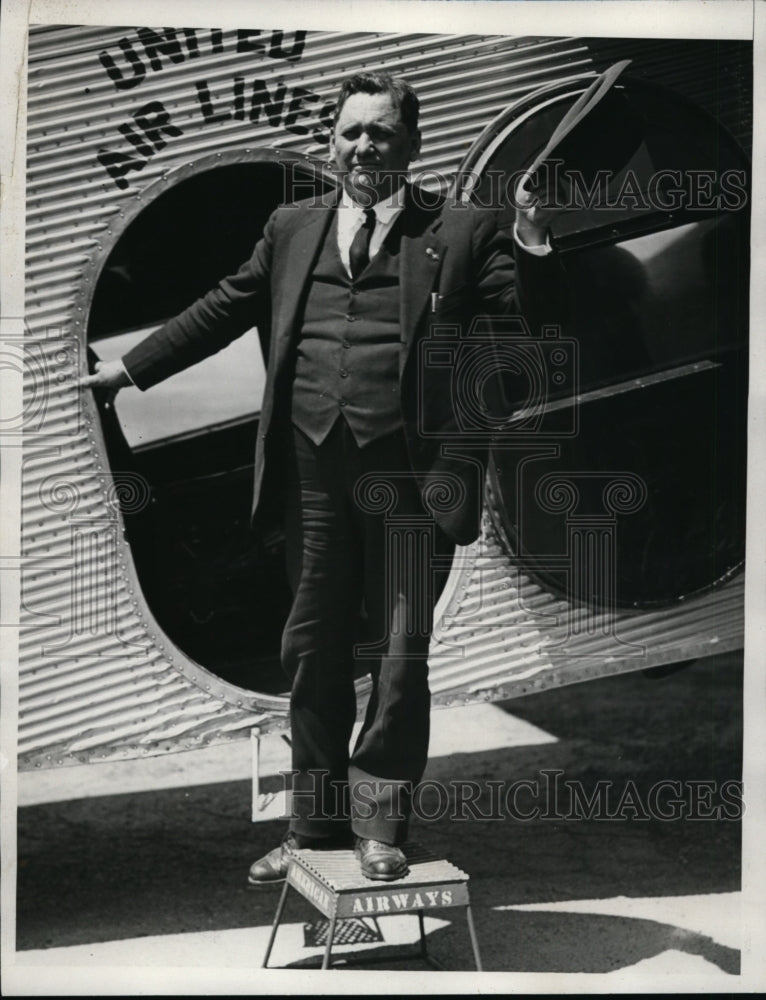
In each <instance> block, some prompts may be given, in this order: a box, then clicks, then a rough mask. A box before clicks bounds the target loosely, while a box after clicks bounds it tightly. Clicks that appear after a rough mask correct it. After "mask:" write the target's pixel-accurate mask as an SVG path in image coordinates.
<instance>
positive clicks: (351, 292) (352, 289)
mask: <svg viewBox="0 0 766 1000" xmlns="http://www.w3.org/2000/svg"><path fill="white" fill-rule="evenodd" d="M348 291H349V295H356V294H357V293H358V291H359V289H358V288H357V287H356V285H351V287H350V288H349V290H348Z"/></svg>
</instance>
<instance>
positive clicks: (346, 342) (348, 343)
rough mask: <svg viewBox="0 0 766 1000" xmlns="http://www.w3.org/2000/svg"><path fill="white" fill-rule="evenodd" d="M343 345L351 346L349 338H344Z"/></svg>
mask: <svg viewBox="0 0 766 1000" xmlns="http://www.w3.org/2000/svg"><path fill="white" fill-rule="evenodd" d="M343 346H344V347H347V348H348V347H351V341H350V340H344V341H343Z"/></svg>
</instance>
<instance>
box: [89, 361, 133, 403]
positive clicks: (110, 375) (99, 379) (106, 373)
mask: <svg viewBox="0 0 766 1000" xmlns="http://www.w3.org/2000/svg"><path fill="white" fill-rule="evenodd" d="M132 384H133V383H132V382H131V380H130V376H129V375H128V373H127V371H126V370H125V366H124V365H123V363H122V361H120V359H119V358H118V359H117V360H116V361H97V362H96V370H95V372H94V373H93V374H92V375H85V376H84V377H83V378H81V379H80V387H81V388H82V389H105V390H106V392H107V397H106V403H107V405H109V404H111V403H112V401H113V400H114V397H115V396H116V395H117V393H118V392H119V390H120V389H124V388H125V386H128V385H132Z"/></svg>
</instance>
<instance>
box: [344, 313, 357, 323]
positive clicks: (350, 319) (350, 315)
mask: <svg viewBox="0 0 766 1000" xmlns="http://www.w3.org/2000/svg"><path fill="white" fill-rule="evenodd" d="M355 319H356V316H355V315H354V314H353V313H346V320H347V322H349V323H353V322H354V320H355Z"/></svg>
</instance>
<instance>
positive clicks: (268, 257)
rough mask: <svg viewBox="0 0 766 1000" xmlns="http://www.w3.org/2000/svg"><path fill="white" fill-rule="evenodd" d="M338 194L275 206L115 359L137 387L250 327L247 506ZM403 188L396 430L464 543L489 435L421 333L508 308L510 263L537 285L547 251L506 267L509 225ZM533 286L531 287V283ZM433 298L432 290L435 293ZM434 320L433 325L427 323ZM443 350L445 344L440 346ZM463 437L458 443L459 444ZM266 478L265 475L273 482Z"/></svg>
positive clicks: (286, 394)
mask: <svg viewBox="0 0 766 1000" xmlns="http://www.w3.org/2000/svg"><path fill="white" fill-rule="evenodd" d="M339 197H340V194H339V192H332V193H331V194H330V195H326V196H324V197H322V198H321V199H315V200H309V201H304V202H300V203H298V204H297V205H288V206H283V207H281V208H278V209H277V210H276V211H275V212H274V213H273V214H272V216H271V218H270V219H269V221H268V223H267V224H266V227H265V229H264V233H263V237H262V239H261V240H259V242H258V244H257V245H256V247H255V250H254V251H253V254H252V256H251V258H250V260H248V261H247V262H246V263H245V264H243V265H242V267H241V268H240V269H239V271H238V272H237V273H236V274H234V275H231V276H230V277H227V278H224V279H223V280H222V281H221V282H220V283H219V284H218V285H217V286H216V287H215V288H214V289H212V291H210V292H209V293H208V294H207V295H205V296H204V297H202V298H201V299H198V300H197V301H196V302H195V303H194V304H193V305H192V306H190V307H189V308H188V309H186V310H185V311H184V312H183V313H181V314H180V315H179V316H177V317H175V318H174V319H172V320H170V321H169V322H168V323H167V324H165V326H164V327H162V328H161V329H160V330H158V331H157V332H156V333H154V334H152V335H150V336H149V337H148V338H146V339H145V340H144V341H143V342H142V343H140V344H139V345H138V346H137V347H135V348H133V349H132V350H131V351H130V352H129V353H128V354H127V355H126V356H125V358H124V359H123V360H124V363H125V365H126V367H127V369H128V371H129V373H130V375H131V377H132V378H133V380H134V382H135V383H136V385H137V386H138V387H139V388H141V389H146V388H148V387H149V386H152V385H154V384H155V383H157V382H159V381H161V380H162V379H164V378H167V377H168V376H169V375H172V374H174V373H175V372H178V371H181V370H182V369H183V368H186V367H188V366H189V365H191V364H194V363H196V362H198V361H200V360H202V359H203V358H205V357H207V356H208V355H210V354H214V353H215V352H217V351H219V350H220V349H221V348H222V347H225V346H226V345H227V344H229V343H230V342H231V341H232V340H233V339H234V338H235V337H238V336H240V335H241V334H243V333H244V332H245V331H246V330H248V329H250V328H251V327H252V326H253V325H257V326H258V329H259V333H260V335H261V340H262V346H263V349H264V357H266V358H267V359H268V360H267V362H266V371H267V378H266V386H265V390H264V396H263V405H262V411H261V418H260V426H259V434H258V442H257V447H256V456H255V489H254V501H253V511H254V513H255V511H256V510H257V509H258V507H259V503H260V501H261V500H262V497H263V495H264V493H265V492H268V490H264V483H265V481H268V482H269V483H271V481H272V480H273V479H274V478H275V477H276V476H277V475H278V469H279V464H280V463H279V458H280V456H281V454H282V453H283V452H284V437H283V434H284V432H285V430H286V424H287V421H288V420H289V399H290V391H291V377H292V366H293V357H294V353H295V352H294V347H295V344H296V339H297V337H298V334H299V332H300V327H301V315H302V310H303V305H304V302H305V295H306V293H307V289H308V286H309V279H310V275H311V272H312V268H313V266H314V263H315V261H316V258H317V255H318V253H319V250H320V247H321V246H322V241H323V239H324V236H325V234H326V233H327V230H328V228H329V225H330V221H331V219H332V211H333V209H334V208H335V207H336V206H337V203H338V200H339ZM435 201H436V199H435V197H434V196H433V195H431V194H427V193H424V192H421V191H420V189H418V188H410V187H408V189H407V203H406V208H405V210H404V211H403V213H402V215H401V216H400V217H399V219H398V220H397V223H396V226H397V227H399V232H400V237H401V244H400V254H399V261H400V320H401V324H400V325H401V360H400V366H399V372H400V398H401V406H402V419H403V425H404V432H405V436H406V439H407V445H408V450H409V455H410V460H411V463H412V468H413V470H414V472H415V474H416V476H417V477H418V482H419V485H420V487H421V491H423V492H424V496H425V497H426V502H427V505H428V506H429V507H430V508H431V509H432V510H433V512H434V516H435V517H436V519H437V521H438V522H439V524H440V525H441V527H442V528H443V529H444V530H445V531H446V532H447V534H448V535H449V536H450V537H451V538H452V539H453V540H454V541H456V542H458V543H460V544H467V543H468V542H470V541H472V540H473V539H474V538H475V537H476V536H477V534H478V530H479V523H480V514H481V497H482V490H483V483H484V472H485V466H486V454H487V445H488V435H485V434H482V433H479V434H477V433H474V434H473V435H469V436H468V437H463V436H462V435H461V430H462V427H463V423H464V421H463V420H462V418H461V413H460V407H461V399H460V398H459V395H460V393H459V392H457V393H456V385H455V362H456V361H457V360H458V357H457V354H456V353H455V352H452V357H453V362H452V363H450V362H449V360H448V358H447V355H445V354H444V353H443V352H442V361H443V362H444V363H439V354H438V352H437V356H436V363H434V358H433V357H429V358H427V357H426V353H425V351H424V346H425V344H426V338H431V341H432V342H434V338H435V337H438V339H439V342H440V343H443V342H444V337H443V336H442V333H443V332H444V330H445V327H446V328H447V330H449V329H452V330H454V331H455V333H454V335H453V334H449V335H448V343H449V337H452V339H453V340H455V341H456V342H465V338H466V337H468V336H469V331H470V328H471V324H472V321H473V319H474V317H476V316H480V315H492V316H504V315H507V314H509V313H512V312H514V311H515V310H517V308H518V307H517V301H518V297H517V296H518V283H519V271H520V270H523V271H524V272H526V273H527V274H528V275H531V279H530V280H527V281H526V282H525V285H529V284H530V283H531V285H533V286H536V288H537V289H538V290H539V289H540V288H542V289H544V288H545V285H546V282H547V281H548V280H549V275H548V272H549V270H550V267H551V265H550V263H548V262H547V258H533V257H531V256H530V255H528V254H526V253H523V252H521V253H520V254H519V256H520V257H523V258H529V259H528V260H525V261H524V262H521V261H520V263H521V264H522V267H521V268H518V267H516V266H515V265H514V254H513V241H512V238H511V235H510V234H509V233H507V232H503V231H500V230H498V229H497V227H496V224H495V218H494V215H493V213H491V212H489V211H486V210H481V209H477V208H475V207H474V206H472V205H462V204H455V203H452V202H447V203H445V202H443V201H442V200H439V202H438V204H435ZM532 294H539V292H537V293H534V292H533V293H532ZM434 296H436V298H435V297H434ZM435 326H436V327H441V333H440V332H439V331H438V330H435V329H434V327H435ZM447 353H448V354H449V352H447ZM461 440H462V442H463V443H462V444H461ZM271 485H273V483H272V484H271Z"/></svg>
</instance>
